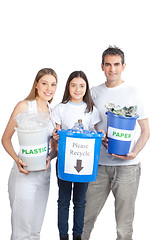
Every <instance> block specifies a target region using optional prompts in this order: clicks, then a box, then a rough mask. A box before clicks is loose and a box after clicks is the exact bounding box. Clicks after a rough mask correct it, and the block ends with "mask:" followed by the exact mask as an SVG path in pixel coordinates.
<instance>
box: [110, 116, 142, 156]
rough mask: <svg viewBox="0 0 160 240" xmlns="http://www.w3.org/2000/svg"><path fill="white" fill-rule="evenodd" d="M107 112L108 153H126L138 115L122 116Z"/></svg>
mask: <svg viewBox="0 0 160 240" xmlns="http://www.w3.org/2000/svg"><path fill="white" fill-rule="evenodd" d="M106 114H107V136H108V153H114V154H118V155H126V154H127V153H129V149H130V145H131V142H132V139H133V137H134V129H135V124H136V120H137V118H138V115H137V116H135V117H124V116H120V115H116V114H114V113H111V112H106Z"/></svg>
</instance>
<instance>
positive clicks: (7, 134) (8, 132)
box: [2, 100, 29, 174]
mask: <svg viewBox="0 0 160 240" xmlns="http://www.w3.org/2000/svg"><path fill="white" fill-rule="evenodd" d="M27 108H28V103H27V101H25V100H24V101H22V102H19V103H18V104H17V105H16V107H15V109H14V110H13V112H12V114H11V117H10V119H9V121H8V124H7V126H6V129H5V131H4V133H3V136H2V145H3V147H4V148H5V150H6V152H7V153H8V154H9V155H10V156H11V157H12V158H13V159H14V161H15V162H16V164H17V166H18V169H19V171H20V172H22V173H25V174H28V173H29V172H28V171H26V170H24V169H23V166H26V164H25V163H24V162H23V161H22V160H21V159H20V158H19V157H18V155H17V154H16V152H15V150H14V148H13V145H12V142H11V139H12V136H13V134H14V132H15V127H17V123H16V121H15V117H16V116H17V115H18V114H19V113H21V112H22V111H26V110H27Z"/></svg>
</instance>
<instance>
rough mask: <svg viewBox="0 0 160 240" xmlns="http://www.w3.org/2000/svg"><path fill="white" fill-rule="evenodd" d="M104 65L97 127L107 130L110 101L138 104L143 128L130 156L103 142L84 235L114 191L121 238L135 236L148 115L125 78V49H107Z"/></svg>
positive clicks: (85, 239) (95, 97)
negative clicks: (142, 154) (111, 148)
mask: <svg viewBox="0 0 160 240" xmlns="http://www.w3.org/2000/svg"><path fill="white" fill-rule="evenodd" d="M101 66H102V71H104V74H105V76H106V82H105V83H103V84H101V85H99V86H97V87H93V88H92V89H91V93H92V97H93V100H94V103H95V106H96V107H97V109H98V110H99V113H100V115H101V122H100V123H98V124H97V129H98V130H100V129H103V130H104V131H105V132H107V116H106V114H105V112H106V111H107V109H106V108H105V105H106V104H107V103H108V102H110V103H114V104H115V105H120V106H121V107H124V106H128V107H129V106H137V114H138V115H139V118H138V123H139V126H140V130H141V132H140V136H139V138H138V140H137V142H136V143H135V144H132V145H134V146H133V147H132V149H130V152H129V153H128V154H127V155H126V156H120V155H116V154H108V151H107V149H106V148H105V146H104V145H102V147H101V154H100V159H99V167H98V174H97V180H96V181H95V182H91V183H89V187H88V190H87V194H86V210H85V221H84V228H83V235H82V239H83V240H88V239H89V238H90V233H91V231H92V229H93V227H94V223H95V221H96V218H97V216H98V215H99V213H100V211H101V210H102V208H103V206H104V204H105V201H106V200H107V197H108V195H109V193H110V191H112V193H113V195H114V198H115V217H116V223H117V224H116V226H117V240H132V233H133V229H132V223H133V217H134V207H135V200H136V195H137V190H138V185H139V178H140V160H139V158H138V153H139V152H140V151H141V150H142V149H143V148H144V146H145V144H146V142H147V140H148V139H149V125H148V119H147V116H146V114H145V112H144V107H143V103H142V101H141V99H140V98H139V95H138V92H137V90H136V89H135V88H133V87H131V86H129V85H128V84H126V83H125V82H124V81H123V80H122V78H121V74H122V72H123V70H124V69H125V61H124V53H123V52H122V51H121V49H119V48H117V47H111V46H110V47H109V48H108V49H106V50H105V51H104V52H103V55H102V65H101ZM106 217H107V214H106ZM106 234H107V232H106ZM106 239H107V236H106Z"/></svg>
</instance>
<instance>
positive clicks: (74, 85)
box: [69, 77, 86, 103]
mask: <svg viewBox="0 0 160 240" xmlns="http://www.w3.org/2000/svg"><path fill="white" fill-rule="evenodd" d="M85 93H86V82H85V80H84V79H83V78H81V77H76V78H73V79H72V80H71V81H70V83H69V94H70V101H71V102H73V103H80V102H82V101H83V97H84V95H85Z"/></svg>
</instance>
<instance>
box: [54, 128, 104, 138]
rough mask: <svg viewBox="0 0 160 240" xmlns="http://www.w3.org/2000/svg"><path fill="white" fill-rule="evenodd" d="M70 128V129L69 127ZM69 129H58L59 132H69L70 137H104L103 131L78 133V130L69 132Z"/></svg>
mask: <svg viewBox="0 0 160 240" xmlns="http://www.w3.org/2000/svg"><path fill="white" fill-rule="evenodd" d="M68 130H69V129H68ZM68 130H64V129H61V130H58V131H57V132H58V134H59V133H60V134H67V135H68V136H70V137H89V138H97V137H103V136H104V134H103V133H102V132H97V133H77V132H69V131H68Z"/></svg>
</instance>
